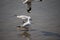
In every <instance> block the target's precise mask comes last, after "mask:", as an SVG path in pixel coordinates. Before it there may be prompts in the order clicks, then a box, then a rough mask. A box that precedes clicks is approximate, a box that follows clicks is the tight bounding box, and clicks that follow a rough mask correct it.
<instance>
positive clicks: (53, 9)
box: [0, 0, 60, 40]
mask: <svg viewBox="0 0 60 40" xmlns="http://www.w3.org/2000/svg"><path fill="white" fill-rule="evenodd" d="M0 10H1V11H0V40H26V37H27V38H30V40H60V31H59V30H60V0H58V1H57V0H43V1H42V2H38V1H33V2H32V12H31V13H30V14H28V13H27V12H26V6H25V5H24V4H22V1H20V0H4V1H3V0H0ZM22 14H23V15H28V16H31V17H32V25H31V29H30V30H29V31H26V32H25V31H20V30H17V28H16V26H19V25H21V22H22V20H21V19H17V17H16V16H15V15H22ZM23 35H25V36H26V37H24V36H23ZM28 40H29V39H28Z"/></svg>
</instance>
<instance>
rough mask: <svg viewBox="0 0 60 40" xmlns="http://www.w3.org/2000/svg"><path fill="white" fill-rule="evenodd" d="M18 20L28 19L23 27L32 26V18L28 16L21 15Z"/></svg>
mask: <svg viewBox="0 0 60 40" xmlns="http://www.w3.org/2000/svg"><path fill="white" fill-rule="evenodd" d="M17 18H20V19H24V20H25V19H27V21H26V22H24V23H23V24H22V25H21V27H26V26H29V25H31V17H30V16H26V15H20V16H17Z"/></svg>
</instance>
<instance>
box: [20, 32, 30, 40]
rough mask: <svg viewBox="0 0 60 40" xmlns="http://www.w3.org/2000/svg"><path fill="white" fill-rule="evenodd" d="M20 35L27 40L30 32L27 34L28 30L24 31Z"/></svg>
mask: <svg viewBox="0 0 60 40" xmlns="http://www.w3.org/2000/svg"><path fill="white" fill-rule="evenodd" d="M21 36H22V37H25V38H26V39H27V40H31V38H30V36H31V34H29V32H28V31H24V32H23V33H22V34H21Z"/></svg>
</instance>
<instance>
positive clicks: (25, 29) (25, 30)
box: [17, 26, 31, 40]
mask: <svg viewBox="0 0 60 40" xmlns="http://www.w3.org/2000/svg"><path fill="white" fill-rule="evenodd" d="M19 27H20V26H18V27H17V29H19V30H21V32H22V33H21V34H20V36H21V37H24V38H26V40H31V34H30V33H29V28H28V27H23V28H21V29H20V28H19Z"/></svg>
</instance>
